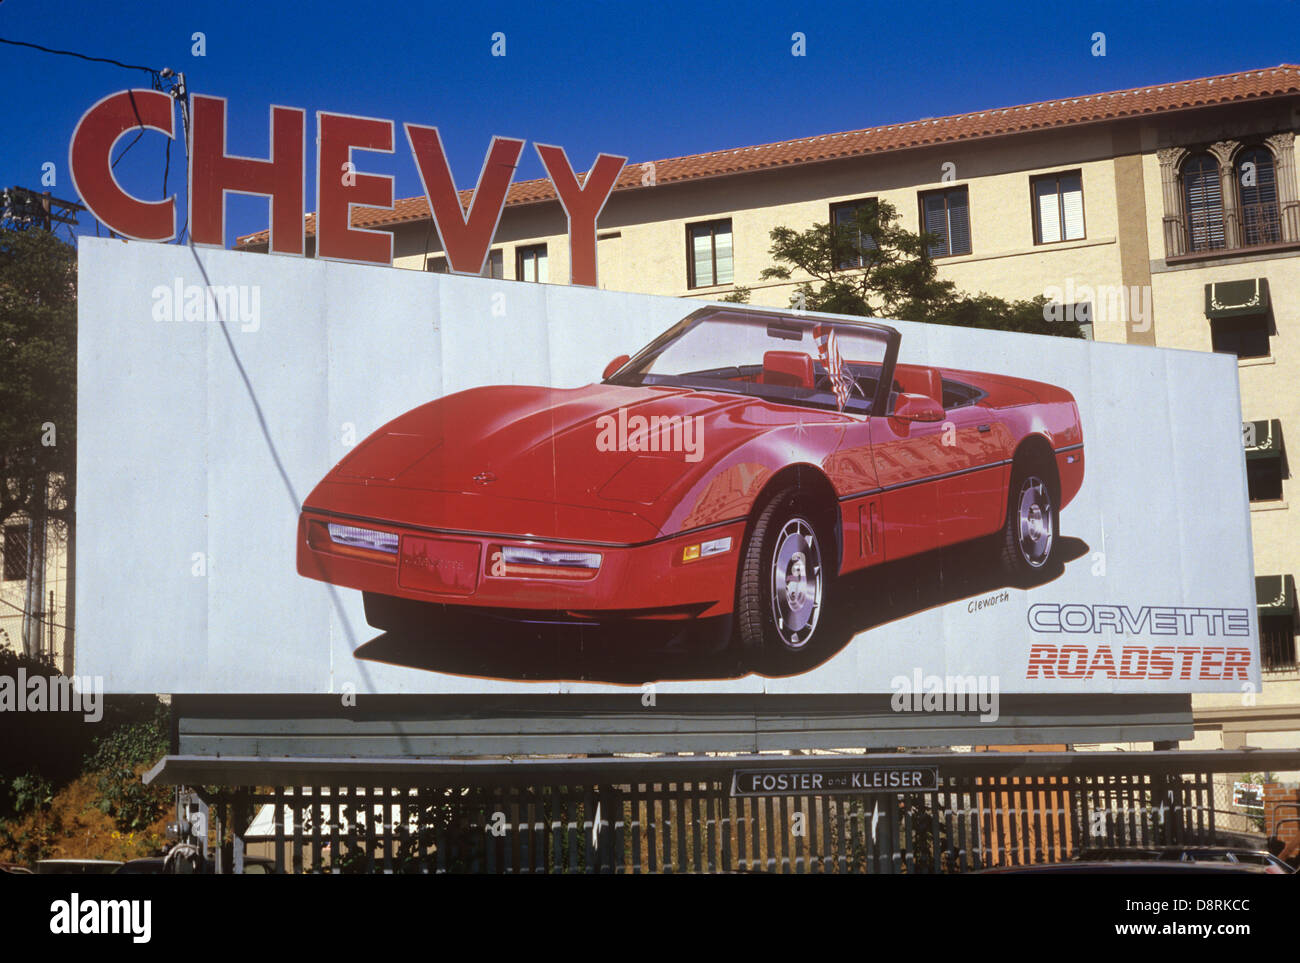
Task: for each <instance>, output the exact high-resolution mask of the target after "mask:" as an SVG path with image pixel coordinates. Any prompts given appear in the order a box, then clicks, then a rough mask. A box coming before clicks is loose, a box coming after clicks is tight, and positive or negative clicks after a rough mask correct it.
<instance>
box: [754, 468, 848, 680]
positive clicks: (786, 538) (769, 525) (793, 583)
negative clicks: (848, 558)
mask: <svg viewBox="0 0 1300 963" xmlns="http://www.w3.org/2000/svg"><path fill="white" fill-rule="evenodd" d="M828 549H829V545H828V544H827V541H826V539H825V537H824V535H823V534H822V532H821V530H820V529H819V527H818V524H817V520H816V515H815V513H813V512H812V511H809V510H808V507H807V506H806V505H804V504H803V503H802V502H801V500H800V491H799V489H798V488H797V487H794V486H791V487H789V488H786V489H783V490H782V491H780V492H778V493H777V494H776V495H774V496H773V497H772V498H771V499H769V500H768V502H767V503H766V504H765V505H764V507H763V509H762V510H761V511H760V512H759V514H758V517H757V518H756V519H755V521H754V527H753V529H752V531H751V532H750V535H749V539H748V540H747V542H746V545H745V554H744V556H743V558H742V559H741V566H740V580H739V586H738V592H737V616H738V619H737V622H738V626H737V630H738V632H739V634H740V641H741V647H742V650H743V651H744V652H745V653H746V654H747V655H749V656H751V657H753V656H762V657H766V658H768V659H770V660H772V661H773V662H775V663H776V666H775V667H776V668H781V667H787V666H789V665H791V664H793V663H797V662H798V661H800V660H801V659H802V658H804V657H805V656H806V654H807V652H808V650H809V648H810V646H811V644H812V641H813V638H814V636H815V634H816V631H817V625H818V623H819V621H820V620H821V615H822V603H823V599H824V597H825V592H826V580H827V576H828V574H829V572H830V569H829V567H828V564H829V559H830V555H829V553H828Z"/></svg>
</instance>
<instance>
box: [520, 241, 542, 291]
mask: <svg viewBox="0 0 1300 963" xmlns="http://www.w3.org/2000/svg"><path fill="white" fill-rule="evenodd" d="M515 277H516V278H517V279H518V280H520V281H539V282H541V283H543V284H544V283H546V281H547V280H548V278H549V275H548V274H547V271H546V245H545V244H530V245H528V246H527V247H518V248H515Z"/></svg>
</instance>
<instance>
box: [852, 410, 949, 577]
mask: <svg viewBox="0 0 1300 963" xmlns="http://www.w3.org/2000/svg"><path fill="white" fill-rule="evenodd" d="M942 432H943V422H918V421H905V420H903V419H901V418H893V417H889V416H886V417H883V418H872V419H871V420H870V434H871V455H872V460H873V462H874V464H875V467H876V478H877V482H878V484H879V486H880V489H881V495H880V504H881V523H882V531H883V541H884V554H885V559H886V560H888V561H892V560H893V559H898V558H905V557H907V556H909V555H916V554H917V553H919V552H926V551H929V550H930V549H933V548H938V546H939V544H940V542H939V524H940V514H939V481H938V476H939V475H941V474H942V472H943V464H944V455H943V445H942V441H943V439H942Z"/></svg>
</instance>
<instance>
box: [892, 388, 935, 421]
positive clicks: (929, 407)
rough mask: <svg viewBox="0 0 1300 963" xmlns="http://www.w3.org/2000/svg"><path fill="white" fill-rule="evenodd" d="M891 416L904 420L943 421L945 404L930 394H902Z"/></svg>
mask: <svg viewBox="0 0 1300 963" xmlns="http://www.w3.org/2000/svg"><path fill="white" fill-rule="evenodd" d="M889 417H891V418H901V419H903V420H904V421H943V406H942V405H940V404H939V402H937V401H935V400H934V399H933V398H931V397H929V396H928V395H909V394H901V395H899V396H898V404H896V405H895V406H894V413H893V414H892V415H890V416H889Z"/></svg>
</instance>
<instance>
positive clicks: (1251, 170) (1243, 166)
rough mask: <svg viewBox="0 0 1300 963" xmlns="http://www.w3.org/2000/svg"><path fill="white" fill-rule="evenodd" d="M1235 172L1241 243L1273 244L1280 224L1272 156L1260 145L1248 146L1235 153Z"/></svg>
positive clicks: (1279, 233) (1279, 235)
mask: <svg viewBox="0 0 1300 963" xmlns="http://www.w3.org/2000/svg"><path fill="white" fill-rule="evenodd" d="M1235 173H1236V181H1237V196H1238V197H1239V198H1240V199H1241V204H1240V207H1241V243H1242V244H1247V245H1249V244H1276V243H1277V242H1278V241H1280V240H1282V225H1281V222H1280V221H1279V219H1278V210H1277V177H1276V175H1275V172H1274V169H1273V155H1272V154H1271V153H1270V152H1269V151H1268V150H1267V149H1266V148H1264V147H1248V148H1246V149H1245V150H1243V151H1242V152H1241V153H1240V154H1238V155H1237V163H1236V165H1235Z"/></svg>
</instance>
